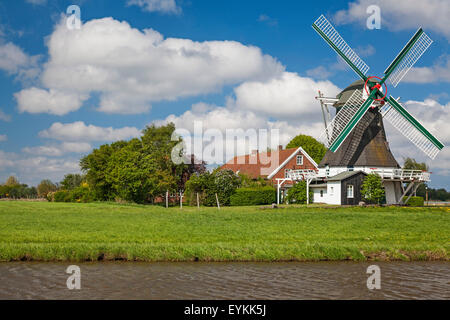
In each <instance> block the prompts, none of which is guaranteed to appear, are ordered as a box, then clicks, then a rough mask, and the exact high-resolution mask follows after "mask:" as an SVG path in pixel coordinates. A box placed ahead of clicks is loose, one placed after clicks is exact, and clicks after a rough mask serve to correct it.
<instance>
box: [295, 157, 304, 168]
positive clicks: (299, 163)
mask: <svg viewBox="0 0 450 320" xmlns="http://www.w3.org/2000/svg"><path fill="white" fill-rule="evenodd" d="M299 159H300V160H301V161H300V162H299V161H298V160H299ZM295 163H296V164H297V165H298V166H302V165H303V155H302V154H298V155H297V158H296V161H295Z"/></svg>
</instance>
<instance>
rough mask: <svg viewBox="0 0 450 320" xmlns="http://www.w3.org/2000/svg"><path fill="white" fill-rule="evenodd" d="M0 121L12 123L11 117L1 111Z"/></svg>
mask: <svg viewBox="0 0 450 320" xmlns="http://www.w3.org/2000/svg"><path fill="white" fill-rule="evenodd" d="M0 120H3V121H6V122H8V121H11V116H10V115H8V114H6V113H4V112H3V110H1V109H0Z"/></svg>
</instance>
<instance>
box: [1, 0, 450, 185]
mask: <svg viewBox="0 0 450 320" xmlns="http://www.w3.org/2000/svg"><path fill="white" fill-rule="evenodd" d="M411 2H417V4H416V7H417V8H416V9H411V8H412V7H414V5H413V4H411ZM373 3H376V4H378V5H379V6H380V7H381V17H382V23H381V29H380V30H369V29H368V28H367V27H366V26H365V21H366V19H367V17H368V16H369V15H368V14H366V13H365V8H366V7H367V6H368V5H369V4H373ZM71 4H77V5H79V6H80V8H81V20H82V22H83V25H82V28H81V30H68V29H67V27H66V26H65V16H64V14H65V12H66V9H67V7H68V6H69V5H71ZM414 10H416V11H414ZM322 13H323V14H325V16H327V18H329V20H330V21H331V22H332V23H333V24H334V25H335V26H336V28H337V29H338V31H339V32H340V34H341V35H342V36H343V37H344V39H345V40H346V41H347V42H348V43H349V44H350V46H352V47H353V48H354V49H355V51H357V53H359V55H360V56H361V57H362V58H363V59H364V60H365V62H366V63H367V64H368V65H369V66H370V67H371V69H370V71H369V74H370V75H378V76H381V75H382V72H383V71H384V69H385V68H386V67H387V66H388V65H389V63H390V62H391V61H392V59H393V58H394V57H395V56H396V55H397V53H398V52H399V51H400V50H401V49H402V47H403V46H404V45H405V43H406V42H407V41H408V40H409V38H410V37H411V36H412V34H414V32H415V31H416V29H417V28H418V27H419V26H420V25H421V26H422V27H423V28H424V30H425V31H426V32H427V34H429V35H430V37H431V38H432V39H433V40H434V43H433V45H432V46H431V47H430V49H429V50H428V51H427V52H426V53H425V54H424V55H423V57H422V58H421V59H420V60H419V62H418V63H417V65H416V66H415V68H413V69H412V70H411V71H410V72H409V74H408V76H407V77H406V78H405V79H404V81H402V83H401V84H400V85H399V86H398V87H397V88H392V87H389V88H388V90H389V93H391V94H393V95H394V96H396V97H397V96H401V101H402V102H403V103H404V105H405V106H406V107H407V108H408V110H410V112H411V113H412V114H413V115H415V116H417V118H418V119H419V120H421V121H422V122H423V123H424V124H425V126H426V127H427V128H429V129H430V131H432V132H433V133H435V134H436V135H437V136H438V137H439V139H440V140H441V141H442V142H444V143H445V144H448V143H449V142H450V129H449V128H447V127H448V125H447V123H448V122H450V111H449V108H450V102H449V101H450V97H449V94H450V92H449V90H448V85H449V82H450V58H449V40H450V27H448V25H447V19H448V16H449V15H450V7H449V4H448V1H445V0H443V1H438V0H432V1H429V2H428V3H427V1H403V0H402V1H396V2H395V3H393V4H391V3H389V2H387V1H385V0H379V1H375V0H374V1H366V0H357V1H353V2H350V3H349V2H346V1H322V2H321V3H320V5H318V3H317V2H300V1H263V0H261V1H233V0H231V1H230V0H228V1H206V0H205V1H199V0H195V1H194V0H193V1H187V0H183V1H181V0H123V1H122V0H117V1H107V0H104V1H102V0H84V1H75V0H72V1H59V0H17V1H1V2H0V86H1V90H0V181H4V180H5V179H6V178H7V177H8V176H9V175H11V174H14V175H16V176H18V178H19V179H20V181H22V182H25V183H29V184H34V185H35V184H37V183H38V182H39V181H40V180H41V179H44V178H47V177H48V178H51V179H52V180H54V181H59V180H60V179H61V178H62V176H63V175H64V173H69V172H75V171H77V170H78V168H77V162H78V159H79V158H80V157H81V156H82V155H83V154H87V153H89V151H90V150H92V148H94V147H98V146H99V145H101V144H103V143H109V142H111V141H113V140H116V139H129V138H131V137H133V136H136V135H138V134H139V131H140V130H141V129H142V128H144V127H145V125H147V124H149V123H164V122H166V121H167V120H170V121H173V122H175V123H176V124H177V126H183V127H186V128H187V129H191V127H192V121H193V120H201V121H204V123H205V127H208V128H218V129H220V130H223V129H224V128H225V127H226V126H231V127H236V126H238V127H242V128H244V129H246V128H250V127H254V128H256V129H258V128H280V130H281V136H282V139H281V140H282V142H283V143H286V142H288V140H289V137H292V136H294V135H295V134H297V133H300V132H302V133H306V134H311V135H314V136H317V135H318V134H320V130H322V127H321V120H322V118H321V112H320V108H319V106H318V104H317V103H316V102H315V101H314V95H315V94H316V90H317V89H321V90H322V91H324V92H325V94H328V95H334V94H336V93H337V92H339V89H342V88H345V87H346V86H347V85H348V84H350V83H351V82H352V81H354V80H357V76H356V75H355V74H354V73H353V72H352V71H351V70H350V69H349V68H348V67H346V66H345V65H343V64H342V62H340V61H339V60H338V59H337V56H336V54H335V53H334V52H333V51H332V50H331V49H330V48H329V47H328V46H327V45H326V44H325V43H324V41H323V40H322V39H321V38H320V37H319V36H318V35H317V34H316V33H315V32H314V30H313V29H312V28H311V24H312V23H313V22H314V20H315V19H316V18H317V17H318V16H319V15H320V14H322ZM108 17H110V18H109V19H105V18H108ZM146 29H152V31H148V32H145V31H144V30H146ZM103 32H104V33H103ZM144 44H145V45H148V46H152V48H153V47H154V48H156V49H155V50H154V51H152V52H153V53H151V54H148V52H147V51H146V50H147V49H146V47H145V45H144ZM174 52H177V54H175V53H174ZM172 54H174V55H173V56H172ZM159 59H161V60H159ZM97 79H101V81H100V80H97ZM134 84H138V85H134ZM136 87H138V89H136ZM266 93H268V94H270V98H269V99H265V98H264V94H266ZM386 129H387V131H388V136H389V141H390V145H391V149H392V150H393V152H394V154H395V156H396V158H397V160H398V161H399V162H400V163H401V162H402V158H403V157H406V156H413V157H415V158H416V159H418V160H421V161H422V160H423V161H427V162H428V163H429V165H430V167H431V171H433V173H434V174H433V176H432V179H433V181H432V183H431V185H432V186H435V187H438V186H439V187H441V186H442V187H446V188H447V189H450V179H449V175H450V152H449V151H448V150H447V149H444V150H443V151H442V152H441V154H439V155H438V157H437V158H436V159H435V160H434V161H430V160H428V159H427V158H426V157H425V156H423V155H422V154H421V153H420V151H419V150H417V149H415V147H414V146H413V145H412V144H410V143H409V142H408V141H407V140H406V139H405V138H403V137H402V136H400V135H398V134H397V133H396V132H395V130H393V129H392V128H389V127H388V125H386Z"/></svg>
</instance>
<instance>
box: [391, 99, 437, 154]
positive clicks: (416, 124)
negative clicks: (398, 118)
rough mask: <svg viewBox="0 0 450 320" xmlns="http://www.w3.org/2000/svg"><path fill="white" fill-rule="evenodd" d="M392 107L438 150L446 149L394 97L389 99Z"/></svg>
mask: <svg viewBox="0 0 450 320" xmlns="http://www.w3.org/2000/svg"><path fill="white" fill-rule="evenodd" d="M388 101H389V103H390V105H391V106H392V107H393V108H394V109H395V110H397V111H398V112H399V113H400V114H401V115H402V116H403V117H404V118H405V119H406V120H408V122H409V123H411V124H412V125H413V126H414V127H415V128H416V129H417V130H419V132H420V133H422V134H423V135H424V136H425V137H426V138H427V139H428V140H430V142H431V143H433V144H434V145H435V146H436V148H438V149H439V150H442V148H444V145H443V144H442V143H441V142H440V141H439V140H438V139H437V138H436V137H435V136H433V135H432V134H431V133H430V132H429V131H428V130H427V129H425V127H424V126H422V124H421V123H420V122H419V121H417V120H416V119H415V118H414V117H413V116H412V115H411V114H410V113H409V112H408V111H407V110H406V109H405V108H403V107H402V105H401V104H399V103H398V102H397V101H396V100H395V99H394V98H392V96H390V97H389V99H388Z"/></svg>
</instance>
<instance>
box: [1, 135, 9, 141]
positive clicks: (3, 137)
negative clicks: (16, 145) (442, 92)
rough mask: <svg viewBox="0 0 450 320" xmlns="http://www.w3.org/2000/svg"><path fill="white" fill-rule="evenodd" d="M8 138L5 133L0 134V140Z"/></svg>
mask: <svg viewBox="0 0 450 320" xmlns="http://www.w3.org/2000/svg"><path fill="white" fill-rule="evenodd" d="M6 140H8V137H7V136H6V134H0V141H6Z"/></svg>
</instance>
